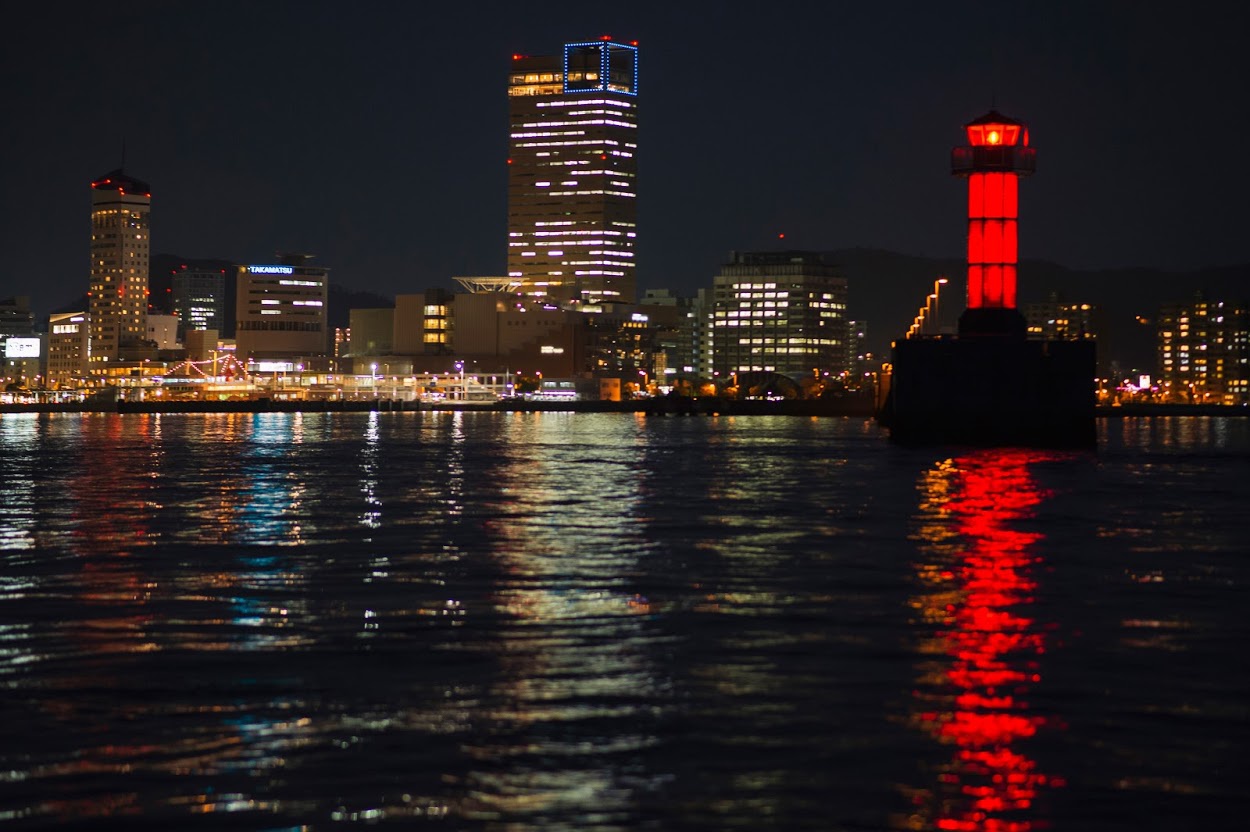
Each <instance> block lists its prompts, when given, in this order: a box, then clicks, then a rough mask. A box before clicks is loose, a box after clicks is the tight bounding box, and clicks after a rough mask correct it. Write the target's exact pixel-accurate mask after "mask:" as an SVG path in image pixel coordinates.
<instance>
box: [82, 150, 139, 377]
mask: <svg viewBox="0 0 1250 832" xmlns="http://www.w3.org/2000/svg"><path fill="white" fill-rule="evenodd" d="M151 209H152V189H151V188H150V187H149V186H148V183H146V182H142V181H140V180H138V179H135V178H134V177H132V176H129V175H128V174H126V173H125V172H124V171H123V170H122V169H121V168H118V169H117V170H114V171H110V172H109V173H106V174H105V175H103V176H101V177H100V178H98V179H96V180H95V181H94V182H92V183H91V298H90V302H89V311H90V326H91V358H90V367H91V372H92V373H93V374H104V373H105V372H106V371H107V369H108V368H107V363H108V362H110V361H112V362H116V361H118V360H120V359H122V349H123V348H124V347H130V346H137V345H139V344H140V343H141V342H142V341H144V340H145V338H146V336H147V313H148V258H149V255H150V253H151V248H152V240H151V236H150V232H149V214H150V212H151Z"/></svg>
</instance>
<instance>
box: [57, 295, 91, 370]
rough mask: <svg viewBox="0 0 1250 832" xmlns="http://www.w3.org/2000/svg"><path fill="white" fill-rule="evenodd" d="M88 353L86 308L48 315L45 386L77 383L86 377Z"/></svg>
mask: <svg viewBox="0 0 1250 832" xmlns="http://www.w3.org/2000/svg"><path fill="white" fill-rule="evenodd" d="M90 354H91V328H90V326H89V325H88V323H87V313H86V312H64V313H61V314H57V315H52V316H51V317H49V318H48V386H49V387H56V388H59V389H66V388H73V387H79V386H81V385H82V384H83V382H85V381H86V377H87V357H88V356H89V355H90Z"/></svg>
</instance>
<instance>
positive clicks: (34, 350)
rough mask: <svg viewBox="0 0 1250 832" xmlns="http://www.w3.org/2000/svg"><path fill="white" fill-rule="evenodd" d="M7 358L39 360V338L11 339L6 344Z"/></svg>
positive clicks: (5, 353)
mask: <svg viewBox="0 0 1250 832" xmlns="http://www.w3.org/2000/svg"><path fill="white" fill-rule="evenodd" d="M4 357H5V358H38V357H39V339H38V338H10V339H9V340H7V341H5V342H4Z"/></svg>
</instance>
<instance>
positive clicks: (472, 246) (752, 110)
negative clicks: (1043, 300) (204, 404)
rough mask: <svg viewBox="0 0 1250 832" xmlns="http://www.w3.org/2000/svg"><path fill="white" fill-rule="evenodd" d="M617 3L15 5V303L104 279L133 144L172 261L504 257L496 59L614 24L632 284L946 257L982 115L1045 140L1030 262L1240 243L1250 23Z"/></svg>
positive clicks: (941, 8)
mask: <svg viewBox="0 0 1250 832" xmlns="http://www.w3.org/2000/svg"><path fill="white" fill-rule="evenodd" d="M611 5H612V4H584V5H583V4H571V3H570V4H566V3H524V2H514V3H508V4H496V3H442V4H437V6H434V5H427V4H419V3H400V2H392V3H381V2H367V1H366V0H362V2H356V3H341V2H339V3H328V2H318V0H304V2H298V3H296V2H248V3H234V2H214V3H184V2H171V1H170V0H161V2H145V1H144V0H131V1H130V2H126V3H108V4H103V3H97V4H92V5H91V6H87V7H83V6H82V5H81V4H67V3H57V2H53V3H47V4H43V5H34V4H31V5H26V6H24V7H23V9H22V13H21V15H18V16H11V17H10V20H9V21H8V27H7V31H6V38H5V40H6V43H5V48H4V50H3V52H2V53H0V84H3V99H4V109H5V116H4V119H3V122H2V123H3V141H2V142H0V147H2V148H3V150H4V152H5V153H6V154H7V156H8V162H9V164H8V173H7V174H6V176H5V177H4V180H5V181H4V186H3V188H2V189H0V200H2V203H0V229H3V235H4V237H3V246H0V295H9V294H29V295H31V297H32V303H33V306H34V308H35V310H36V312H37V313H39V314H40V315H44V314H46V313H47V311H49V309H51V308H53V307H56V306H60V305H62V304H64V303H67V302H71V301H72V300H74V299H75V298H76V297H78V296H80V295H81V294H82V293H83V292H85V291H86V288H87V274H88V240H89V227H88V216H89V210H90V209H89V206H90V195H89V187H88V186H89V183H90V181H91V180H92V178H93V177H96V176H98V175H100V174H102V173H105V172H107V171H109V170H112V169H113V168H115V167H117V166H118V164H119V162H120V159H121V153H122V145H123V141H124V142H125V147H126V169H127V171H128V172H130V173H131V174H132V175H134V176H137V177H139V178H141V179H145V180H147V181H148V182H150V183H151V184H152V188H153V213H152V228H153V252H154V253H156V252H164V253H177V254H181V255H183V256H186V257H188V258H194V257H205V258H207V257H212V258H222V259H232V260H235V261H238V262H268V261H271V260H272V257H273V253H274V252H275V251H278V250H287V251H292V250H293V251H307V252H314V253H316V254H317V255H318V260H317V262H319V263H321V264H322V265H325V266H328V267H330V268H331V269H332V272H331V275H332V279H333V280H334V281H335V282H336V283H340V284H342V285H344V286H347V287H350V288H352V289H368V290H374V291H378V292H381V293H385V294H393V293H396V292H411V291H419V290H421V289H424V288H425V287H427V286H447V287H451V286H452V285H453V284H452V283H451V281H450V278H451V276H452V275H466V274H472V275H480V274H501V273H503V271H504V257H505V250H506V246H505V243H506V231H505V176H506V157H507V119H506V113H507V97H506V76H507V73H508V70H509V63H510V56H511V55H512V54H513V53H514V52H519V53H525V54H532V55H539V54H552V53H555V52H558V51H559V49H560V48H561V44H563V43H564V42H565V41H574V40H583V39H592V38H596V37H598V36H600V35H603V34H609V35H612V36H613V37H615V38H616V39H618V40H626V41H628V40H637V41H639V45H640V92H641V96H640V100H639V104H640V118H641V129H640V145H641V150H640V168H641V169H640V175H639V191H640V194H641V196H640V204H639V210H640V226H641V227H640V235H639V236H640V243H639V284H640V286H641V287H654V286H666V287H671V288H676V289H679V290H682V291H685V292H692V291H693V290H694V289H695V288H697V287H699V286H704V285H709V284H710V282H711V277H712V275H713V274H714V273H715V272H716V270H717V268H718V266H719V264H720V263H721V262H723V261H724V259H725V258H726V255H727V254H728V252H729V251H730V250H731V249H745V250H750V249H760V248H773V247H778V246H779V245H784V246H786V247H791V248H811V249H834V248H843V247H853V246H865V247H879V248H887V249H891V250H894V251H898V252H902V253H907V254H916V255H930V256H959V255H960V253H961V251H962V246H963V233H964V228H963V226H964V221H963V210H964V209H963V200H964V188H963V185H962V183H960V182H958V181H956V180H954V179H953V178H952V177H951V176H950V175H949V151H950V148H951V146H953V145H955V144H958V143H960V142H961V132H960V129H959V128H960V125H961V124H962V123H963V122H965V121H968V120H970V119H972V118H975V117H976V116H979V115H981V114H982V113H983V112H985V111H986V110H988V109H989V107H990V105H991V102H993V103H995V104H996V105H997V107H998V109H999V110H1001V111H1002V112H1004V113H1006V114H1008V115H1011V116H1014V117H1017V118H1020V119H1023V120H1025V121H1026V122H1027V123H1028V124H1029V125H1030V130H1031V135H1032V138H1033V144H1034V145H1035V146H1036V147H1037V148H1038V173H1037V175H1036V176H1035V177H1033V178H1032V179H1031V180H1029V181H1027V182H1025V183H1024V185H1023V187H1022V192H1021V234H1020V238H1021V246H1020V247H1021V256H1022V257H1026V258H1041V259H1047V260H1052V261H1055V262H1058V263H1061V264H1064V265H1066V266H1069V267H1073V268H1104V267H1115V266H1155V267H1162V268H1168V269H1187V268H1194V267H1200V266H1205V265H1227V264H1233V263H1240V262H1244V261H1246V260H1247V259H1250V255H1248V254H1247V251H1246V242H1245V240H1246V234H1245V232H1246V227H1247V220H1248V219H1250V217H1248V215H1250V212H1248V211H1247V209H1246V207H1245V201H1244V196H1243V195H1244V194H1245V193H1246V192H1247V190H1248V189H1250V165H1247V164H1246V155H1247V151H1246V147H1245V142H1246V138H1247V136H1248V135H1250V129H1248V128H1250V123H1248V122H1250V116H1248V113H1247V104H1246V102H1247V95H1246V93H1245V84H1246V78H1247V77H1248V76H1250V73H1248V72H1247V70H1246V61H1245V58H1244V54H1245V52H1244V50H1245V46H1244V43H1243V38H1244V33H1245V31H1246V23H1247V20H1246V17H1247V14H1246V12H1242V11H1239V12H1236V13H1235V15H1237V16H1236V17H1229V16H1228V15H1221V16H1218V17H1217V16H1215V14H1214V10H1215V9H1216V8H1218V7H1217V6H1216V5H1214V4H1211V5H1209V6H1206V5H1204V4H1202V3H1197V4H1194V3H1191V4H1173V5H1171V6H1169V7H1168V8H1169V10H1170V11H1169V14H1168V15H1166V16H1164V15H1160V14H1158V13H1156V12H1155V11H1154V10H1156V9H1158V8H1159V6H1158V4H1145V3H1127V2H1126V3H1104V2H1091V3H1088V4H1086V3H1068V2H1062V3H1054V2H1051V3H1045V2H1038V3H1000V4H994V3H986V2H980V3H917V4H884V3H878V4H872V6H871V8H868V7H867V4H865V5H860V4H855V5H849V4H842V3H804V4H796V3H788V2H765V3H744V4H739V3H719V4H710V3H678V2H670V3H663V4H649V3H632V4H624V3H622V4H619V5H620V6H621V7H622V9H625V10H622V11H620V12H615V11H600V10H599V9H602V8H603V7H605V6H611ZM1222 5H1223V6H1228V4H1222ZM1087 6H1088V8H1087ZM592 8H593V9H596V10H594V11H591V10H589V9H592ZM564 9H567V11H564ZM583 9H587V10H583ZM534 10H539V11H534ZM779 233H785V235H786V237H785V240H784V241H781V240H779V239H778V234H779Z"/></svg>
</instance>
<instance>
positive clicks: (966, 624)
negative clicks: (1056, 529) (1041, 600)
mask: <svg viewBox="0 0 1250 832" xmlns="http://www.w3.org/2000/svg"><path fill="white" fill-rule="evenodd" d="M1049 458H1050V457H1048V456H1047V455H1044V454H1039V453H1035V452H1030V451H1022V450H987V451H982V452H978V453H974V454H970V455H968V456H965V457H961V458H959V459H956V460H954V461H953V462H952V463H949V464H947V465H946V466H944V468H943V473H944V476H939V477H937V478H936V479H934V480H932V481H931V483H930V486H931V487H930V489H929V494H928V495H927V496H929V497H930V501H929V505H928V508H929V510H930V511H936V513H937V514H938V516H939V517H940V518H942V519H941V521H940V523H939V526H940V527H942V528H940V533H939V534H938V536H939V537H942V538H945V539H946V540H953V541H957V542H956V544H955V545H954V547H953V548H951V549H950V550H949V551H950V552H951V554H950V555H949V557H948V558H946V559H945V563H944V565H943V566H942V567H939V568H938V569H936V570H931V572H935V574H933V576H932V578H931V579H930V583H932V584H934V586H935V589H936V590H937V591H935V592H934V593H932V594H931V595H929V596H928V597H927V598H925V599H922V600H921V606H922V607H924V606H925V605H926V604H928V605H931V608H930V609H929V613H930V617H931V619H932V620H934V621H935V623H937V624H938V627H939V631H938V633H937V635H938V649H939V650H940V654H939V655H942V656H943V664H942V670H941V673H940V674H939V675H938V677H937V678H935V679H933V681H934V682H935V683H936V686H937V687H938V688H939V690H940V693H941V695H940V696H938V697H935V698H933V699H932V700H931V701H933V702H935V703H940V704H938V707H937V708H936V709H934V710H927V711H925V712H922V713H920V714H918V717H919V721H920V723H921V724H922V725H924V726H925V728H926V730H928V731H929V732H930V733H932V734H933V735H934V736H935V737H937V738H938V739H939V740H940V741H942V742H943V743H948V744H950V745H952V746H953V747H954V749H955V752H954V755H953V758H952V760H951V762H950V763H949V764H948V765H946V766H945V767H943V769H942V772H941V774H940V776H939V778H938V780H939V788H938V792H939V799H938V800H937V803H936V806H935V807H934V810H933V813H932V815H931V816H930V817H931V818H932V820H931V824H932V828H935V829H940V830H952V831H953V832H1029V830H1032V829H1034V828H1035V824H1036V821H1035V820H1034V819H1033V818H1032V816H1031V811H1030V810H1031V809H1032V808H1033V804H1034V800H1035V799H1036V797H1037V795H1038V791H1039V789H1042V788H1045V787H1055V786H1060V785H1062V781H1061V779H1060V778H1057V777H1051V776H1048V775H1046V774H1043V773H1042V772H1040V771H1038V769H1037V764H1036V762H1035V761H1034V760H1032V759H1031V758H1029V757H1028V756H1027V753H1026V752H1025V750H1023V749H1022V748H1021V747H1020V744H1021V741H1023V740H1026V739H1027V738H1029V737H1032V736H1034V735H1035V734H1036V733H1037V731H1038V729H1039V728H1041V727H1042V726H1043V725H1044V724H1045V720H1044V719H1043V718H1041V717H1039V716H1037V715H1035V714H1032V713H1030V709H1029V703H1028V699H1027V697H1028V694H1029V692H1030V690H1031V689H1032V688H1033V687H1034V686H1035V685H1036V684H1037V683H1038V682H1040V681H1041V676H1040V675H1039V667H1038V662H1037V657H1038V656H1040V655H1041V654H1042V653H1043V652H1044V651H1045V637H1044V635H1043V633H1042V632H1041V630H1040V628H1039V626H1038V624H1037V622H1036V621H1035V620H1034V619H1033V618H1031V617H1029V616H1028V615H1026V614H1025V612H1027V607H1028V606H1029V605H1030V604H1032V603H1033V591H1034V589H1035V586H1036V584H1035V582H1034V580H1033V578H1032V577H1031V573H1032V569H1033V567H1034V565H1035V564H1036V562H1037V560H1038V558H1037V556H1036V555H1035V554H1033V552H1032V549H1033V547H1034V546H1035V544H1036V543H1037V542H1038V541H1039V539H1041V535H1039V534H1037V533H1034V532H1026V531H1020V530H1018V529H1015V528H1012V523H1013V521H1017V520H1019V519H1021V518H1026V517H1028V516H1030V515H1031V514H1032V511H1033V508H1034V507H1035V506H1037V505H1038V504H1039V503H1041V502H1042V501H1043V500H1044V499H1045V498H1046V493H1045V492H1044V491H1043V490H1042V489H1040V488H1039V487H1038V486H1037V484H1036V483H1035V482H1034V481H1033V479H1032V477H1031V476H1030V474H1029V471H1028V465H1029V464H1030V463H1034V462H1039V461H1042V460H1045V459H1049ZM933 531H934V529H932V528H931V529H930V532H931V533H932V532H933ZM952 535H953V537H952ZM934 604H936V608H932V605H934ZM918 696H920V697H922V698H923V696H924V694H923V693H921V692H918Z"/></svg>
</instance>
